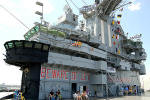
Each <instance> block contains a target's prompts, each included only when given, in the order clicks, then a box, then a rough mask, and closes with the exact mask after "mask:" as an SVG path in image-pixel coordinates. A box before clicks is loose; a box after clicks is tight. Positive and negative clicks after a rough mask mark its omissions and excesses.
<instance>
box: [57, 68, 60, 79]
mask: <svg viewBox="0 0 150 100" xmlns="http://www.w3.org/2000/svg"><path fill="white" fill-rule="evenodd" d="M57 78H59V79H60V74H59V70H57Z"/></svg>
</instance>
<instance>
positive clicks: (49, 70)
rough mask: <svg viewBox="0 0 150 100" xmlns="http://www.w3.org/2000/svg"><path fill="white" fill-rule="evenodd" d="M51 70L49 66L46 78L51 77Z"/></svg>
mask: <svg viewBox="0 0 150 100" xmlns="http://www.w3.org/2000/svg"><path fill="white" fill-rule="evenodd" d="M50 72H51V68H47V73H46V78H47V79H48V78H51V77H49V73H50Z"/></svg>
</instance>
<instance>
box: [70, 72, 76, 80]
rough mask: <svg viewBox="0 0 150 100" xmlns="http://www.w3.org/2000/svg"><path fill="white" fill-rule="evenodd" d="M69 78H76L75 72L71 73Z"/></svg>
mask: <svg viewBox="0 0 150 100" xmlns="http://www.w3.org/2000/svg"><path fill="white" fill-rule="evenodd" d="M71 80H76V72H72V73H71Z"/></svg>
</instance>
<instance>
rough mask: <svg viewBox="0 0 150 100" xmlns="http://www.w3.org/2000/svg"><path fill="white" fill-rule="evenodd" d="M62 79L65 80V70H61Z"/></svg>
mask: <svg viewBox="0 0 150 100" xmlns="http://www.w3.org/2000/svg"><path fill="white" fill-rule="evenodd" d="M61 79H64V70H61Z"/></svg>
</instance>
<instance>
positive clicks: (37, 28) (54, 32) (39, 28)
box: [24, 24, 66, 40]
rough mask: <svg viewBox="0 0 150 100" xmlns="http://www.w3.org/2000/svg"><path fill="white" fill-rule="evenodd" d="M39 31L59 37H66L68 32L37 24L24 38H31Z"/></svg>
mask: <svg viewBox="0 0 150 100" xmlns="http://www.w3.org/2000/svg"><path fill="white" fill-rule="evenodd" d="M38 32H43V33H47V34H51V35H56V36H59V37H65V36H66V33H65V32H62V31H59V30H57V29H49V28H48V27H46V26H44V25H41V24H38V25H36V26H34V27H33V28H31V29H30V30H29V31H28V32H27V33H26V34H25V35H24V38H25V40H29V39H30V38H31V37H33V36H34V35H35V34H37V33H38Z"/></svg>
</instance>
